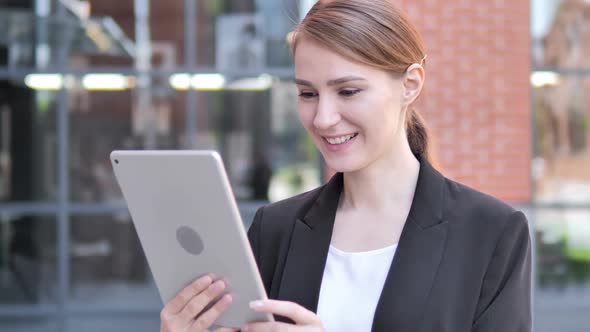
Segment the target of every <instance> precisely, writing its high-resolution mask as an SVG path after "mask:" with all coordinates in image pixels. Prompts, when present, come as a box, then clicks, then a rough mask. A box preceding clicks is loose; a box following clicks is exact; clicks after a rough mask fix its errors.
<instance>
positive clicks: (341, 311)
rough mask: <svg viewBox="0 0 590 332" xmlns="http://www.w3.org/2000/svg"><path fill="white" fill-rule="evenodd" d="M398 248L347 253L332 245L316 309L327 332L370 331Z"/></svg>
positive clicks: (390, 247) (392, 246)
mask: <svg viewBox="0 0 590 332" xmlns="http://www.w3.org/2000/svg"><path fill="white" fill-rule="evenodd" d="M396 249H397V244H394V245H391V246H389V247H385V248H381V249H377V250H371V251H363V252H344V251H341V250H339V249H337V248H335V247H333V246H332V245H330V250H329V251H328V259H327V261H326V268H325V269H324V277H323V279H322V286H321V288H320V298H319V301H318V310H317V313H318V316H319V317H320V319H321V320H322V322H323V323H324V327H325V328H326V331H327V332H336V331H337V332H346V331H354V332H363V331H371V326H372V325H373V317H374V316H375V309H376V308H377V302H378V301H379V297H380V296H381V291H382V290H383V284H385V278H386V277H387V273H388V272H389V266H390V265H391V261H392V260H393V256H394V255H395V251H396Z"/></svg>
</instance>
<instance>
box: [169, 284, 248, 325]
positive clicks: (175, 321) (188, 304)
mask: <svg viewBox="0 0 590 332" xmlns="http://www.w3.org/2000/svg"><path fill="white" fill-rule="evenodd" d="M225 287H226V285H225V283H224V282H223V281H222V280H217V281H215V282H213V276H211V275H206V276H204V277H201V278H199V279H197V280H195V281H193V282H192V283H191V284H190V285H188V286H187V287H186V288H184V289H183V290H182V291H180V293H178V295H176V297H175V298H173V299H172V300H170V302H168V303H166V305H165V306H164V309H162V311H161V312H160V320H161V325H160V331H161V332H201V331H208V329H209V327H211V325H212V324H213V323H214V322H215V321H216V320H217V319H218V318H219V316H221V314H222V313H223V312H224V311H225V310H227V308H228V307H229V305H230V304H231V302H232V297H231V295H229V294H226V295H224V296H223V297H222V298H221V299H220V300H219V301H218V302H217V303H215V304H214V305H213V306H212V307H211V308H209V309H208V310H207V311H203V309H205V307H206V306H207V305H208V304H209V303H211V302H212V301H213V300H214V299H215V298H217V297H218V296H219V295H221V294H222V293H223V291H224V290H225ZM216 331H236V330H233V329H218V330H216Z"/></svg>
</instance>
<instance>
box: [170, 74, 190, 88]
mask: <svg viewBox="0 0 590 332" xmlns="http://www.w3.org/2000/svg"><path fill="white" fill-rule="evenodd" d="M170 85H171V86H172V87H173V88H174V89H176V90H188V89H189V88H190V86H191V76H190V75H189V74H174V75H172V76H170Z"/></svg>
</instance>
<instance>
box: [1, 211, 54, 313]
mask: <svg viewBox="0 0 590 332" xmlns="http://www.w3.org/2000/svg"><path fill="white" fill-rule="evenodd" d="M55 234H56V223H55V218H53V217H41V216H27V215H23V216H10V217H8V216H3V217H1V218H0V306H2V305H14V304H18V305H24V304H51V303H55V299H56V285H57V258H56V253H57V251H56V246H57V245H56V235H55Z"/></svg>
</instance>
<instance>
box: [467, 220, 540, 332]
mask: <svg viewBox="0 0 590 332" xmlns="http://www.w3.org/2000/svg"><path fill="white" fill-rule="evenodd" d="M531 330H532V313H531V240H530V235H529V228H528V222H527V220H526V217H525V216H524V214H523V213H522V212H519V211H517V212H513V213H512V214H511V215H510V217H509V220H508V221H507V222H506V224H505V226H504V229H503V230H502V234H501V236H500V238H499V241H498V242H497V245H496V248H495V250H494V253H493V256H492V258H491V260H490V263H489V265H488V267H487V271H486V274H485V277H484V280H483V284H482V289H481V294H480V297H479V301H478V304H477V309H476V315H475V319H474V322H473V327H472V332H496V331H506V332H512V331H514V332H517V331H518V332H520V331H527V332H528V331H531Z"/></svg>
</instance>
